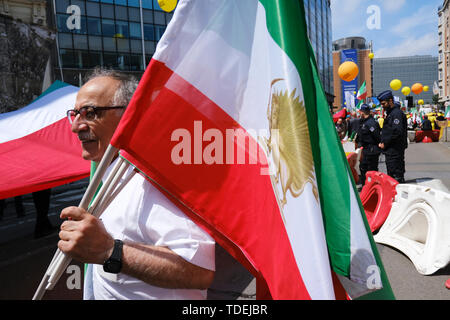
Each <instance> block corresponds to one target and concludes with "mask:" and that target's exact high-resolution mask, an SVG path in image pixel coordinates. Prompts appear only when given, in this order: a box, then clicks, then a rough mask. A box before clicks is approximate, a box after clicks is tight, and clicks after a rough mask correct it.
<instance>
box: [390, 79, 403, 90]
mask: <svg viewBox="0 0 450 320" xmlns="http://www.w3.org/2000/svg"><path fill="white" fill-rule="evenodd" d="M389 86H390V87H391V89H392V90H394V91H397V90H398V89H400V88H401V87H402V82H401V81H400V80H398V79H394V80H392V81H391V82H390V83H389Z"/></svg>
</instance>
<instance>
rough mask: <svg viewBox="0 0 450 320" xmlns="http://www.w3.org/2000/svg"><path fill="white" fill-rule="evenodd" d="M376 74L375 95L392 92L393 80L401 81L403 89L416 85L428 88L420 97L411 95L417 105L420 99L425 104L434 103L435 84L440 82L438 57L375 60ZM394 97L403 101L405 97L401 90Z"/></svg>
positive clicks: (423, 56)
mask: <svg viewBox="0 0 450 320" xmlns="http://www.w3.org/2000/svg"><path fill="white" fill-rule="evenodd" d="M373 74H374V85H373V90H374V94H375V95H377V94H379V93H380V92H382V91H384V90H390V89H391V88H390V86H389V84H390V82H391V81H392V80H393V79H399V80H400V81H401V82H402V87H404V86H408V87H410V88H411V87H412V85H413V84H414V83H421V84H422V85H423V86H428V87H429V90H428V91H427V92H425V91H423V92H422V93H420V94H419V95H416V94H414V93H412V92H411V93H410V95H411V96H412V97H413V100H414V103H415V104H416V103H417V101H418V100H419V99H423V100H424V102H425V103H432V102H433V84H434V82H435V81H437V80H438V57H433V56H430V55H421V56H410V57H392V58H375V59H373ZM393 93H394V95H396V96H398V97H399V98H400V99H401V100H405V96H404V95H403V94H402V93H401V91H400V90H398V91H393Z"/></svg>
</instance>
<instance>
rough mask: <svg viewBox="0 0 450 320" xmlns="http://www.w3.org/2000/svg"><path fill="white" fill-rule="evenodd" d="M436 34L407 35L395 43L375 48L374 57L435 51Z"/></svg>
mask: <svg viewBox="0 0 450 320" xmlns="http://www.w3.org/2000/svg"><path fill="white" fill-rule="evenodd" d="M437 46H438V35H437V33H435V32H430V33H427V34H425V35H423V36H421V37H419V38H415V37H411V36H410V37H409V38H408V39H405V40H404V41H402V42H400V43H399V44H397V45H394V46H389V47H385V48H380V49H377V50H375V57H376V58H386V57H403V56H414V55H423V54H431V55H433V53H436V52H437Z"/></svg>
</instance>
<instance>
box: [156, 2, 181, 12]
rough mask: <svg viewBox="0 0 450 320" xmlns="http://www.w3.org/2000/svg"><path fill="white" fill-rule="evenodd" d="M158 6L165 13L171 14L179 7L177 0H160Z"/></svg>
mask: <svg viewBox="0 0 450 320" xmlns="http://www.w3.org/2000/svg"><path fill="white" fill-rule="evenodd" d="M158 4H159V6H160V7H161V9H163V10H164V11H165V12H171V11H173V10H174V9H175V7H176V6H177V0H158Z"/></svg>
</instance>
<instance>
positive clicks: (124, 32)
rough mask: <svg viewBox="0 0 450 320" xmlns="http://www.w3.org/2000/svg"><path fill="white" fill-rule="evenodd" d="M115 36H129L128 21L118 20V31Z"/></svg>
mask: <svg viewBox="0 0 450 320" xmlns="http://www.w3.org/2000/svg"><path fill="white" fill-rule="evenodd" d="M114 36H115V37H116V38H129V37H130V32H129V30H128V22H126V21H117V20H116V33H115V35H114Z"/></svg>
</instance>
